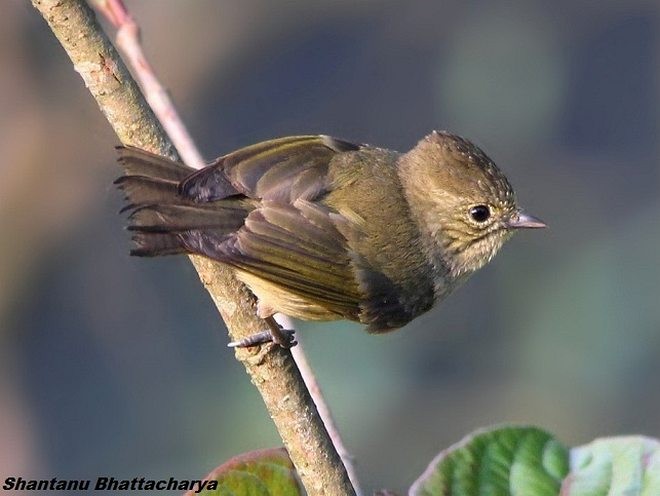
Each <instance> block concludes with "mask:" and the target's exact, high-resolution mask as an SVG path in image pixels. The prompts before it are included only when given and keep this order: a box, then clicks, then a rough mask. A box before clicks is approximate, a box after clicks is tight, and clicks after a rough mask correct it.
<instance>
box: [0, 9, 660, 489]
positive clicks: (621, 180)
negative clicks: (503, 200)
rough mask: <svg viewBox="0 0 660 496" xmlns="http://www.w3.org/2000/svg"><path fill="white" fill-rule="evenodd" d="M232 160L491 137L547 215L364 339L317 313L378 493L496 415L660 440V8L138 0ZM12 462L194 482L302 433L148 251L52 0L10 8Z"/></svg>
mask: <svg viewBox="0 0 660 496" xmlns="http://www.w3.org/2000/svg"><path fill="white" fill-rule="evenodd" d="M127 4H128V6H129V8H130V9H131V10H132V11H133V13H134V14H135V16H136V17H137V19H138V20H139V22H140V23H141V24H142V26H143V35H144V43H145V46H146V50H147V53H148V55H149V56H150V57H151V59H152V61H153V64H154V66H155V68H156V70H157V73H158V74H159V76H160V77H161V79H162V81H163V82H164V83H165V84H166V85H167V86H168V88H169V89H170V90H171V93H172V95H173V97H174V100H175V101H176V103H177V105H178V107H179V109H180V111H181V113H182V115H183V117H184V119H185V122H186V123H187V124H188V126H189V128H190V130H191V132H192V134H193V136H194V137H195V138H196V139H197V141H198V143H199V145H200V148H201V149H202V150H203V152H204V154H205V155H206V157H208V158H209V159H211V158H213V157H215V156H217V155H220V154H222V153H226V152H228V151H231V150H232V149H234V148H236V147H239V146H242V145H247V144H250V143H253V142H256V141H259V140H262V139H267V138H270V137H275V136H281V135H287V134H295V133H316V132H319V133H321V132H322V133H327V134H332V135H336V136H338V137H343V138H346V139H350V140H355V141H359V142H367V143H373V144H377V145H381V146H386V147H390V148H394V149H400V150H407V149H408V148H409V147H411V146H413V145H414V143H415V142H416V141H417V140H418V139H419V138H421V137H422V136H423V135H425V134H426V133H428V132H429V131H430V130H431V129H434V128H437V129H449V130H452V131H455V132H458V133H460V134H463V135H465V136H468V137H470V138H472V139H474V140H475V141H476V142H477V143H479V144H480V145H481V146H482V147H483V148H484V149H485V150H486V151H487V152H488V153H489V154H490V155H491V156H492V157H493V158H494V159H495V160H496V162H497V163H498V164H500V166H501V167H502V168H503V169H504V170H505V172H506V173H507V174H508V176H509V178H510V179H511V181H512V183H513V184H514V186H515V187H516V189H517V193H518V197H519V200H520V203H521V204H523V205H524V206H525V207H526V208H527V209H528V210H529V211H530V212H533V213H534V214H537V215H538V216H540V217H541V218H543V219H544V220H546V221H547V223H548V224H549V225H550V226H551V227H550V229H549V230H546V231H544V232H538V231H536V232H525V233H522V234H520V235H518V236H516V237H515V238H514V239H513V240H512V241H511V242H510V243H509V244H508V245H507V246H506V247H505V249H504V250H503V252H502V253H501V254H500V255H499V256H498V257H497V258H496V259H495V261H494V262H493V263H492V264H490V265H489V266H488V267H487V268H485V269H484V270H482V271H481V272H480V273H478V275H476V276H475V277H473V278H472V279H471V280H470V281H469V282H468V283H467V284H466V285H465V286H464V287H462V288H461V289H460V290H459V291H457V292H456V293H455V294H454V295H452V296H451V297H450V298H449V299H448V300H447V301H445V302H444V303H443V304H442V305H440V306H439V307H438V308H437V309H435V310H434V311H432V312H431V313H429V314H428V315H425V316H424V317H422V318H419V319H418V320H417V321H415V322H414V323H413V324H411V325H409V326H408V327H407V328H405V329H404V330H402V331H400V332H398V333H394V334H391V335H387V336H380V337H379V336H369V335H367V334H366V333H364V332H362V331H361V330H360V328H359V326H354V325H348V324H344V323H339V324H337V323H334V324H332V323H331V324H319V325H306V324H304V325H301V326H300V327H301V328H302V330H301V336H302V340H303V341H304V344H305V347H306V349H307V351H308V354H309V357H310V360H311V362H312V364H313V366H314V368H315V369H316V371H317V374H318V377H319V380H320V382H321V384H322V387H323V388H324V391H325V393H326V396H327V399H328V401H329V402H330V404H331V406H332V408H333V411H334V415H335V417H336V420H337V422H338V424H339V426H340V428H341V431H342V433H343V435H344V437H345V439H346V442H347V444H348V447H349V449H350V450H351V451H352V452H353V454H354V455H355V457H356V458H357V462H358V470H359V474H360V476H361V479H362V482H363V484H364V486H365V487H366V488H368V489H377V488H381V487H388V488H390V489H394V490H397V491H400V492H401V493H404V492H405V491H406V489H407V487H408V486H409V485H410V483H411V482H412V481H413V480H414V479H415V478H416V476H417V475H419V474H420V473H421V472H422V470H423V469H424V468H425V466H426V464H427V463H428V461H429V460H430V459H431V458H432V457H433V456H434V455H435V454H436V453H437V452H438V451H439V450H440V449H442V448H444V447H446V446H448V445H449V444H451V443H453V442H455V441H457V440H459V439H460V438H461V437H462V436H463V435H464V434H466V433H467V432H469V431H471V430H473V429H475V428H477V427H480V426H485V425H490V424H495V423H500V422H524V423H532V424H536V425H539V426H542V427H545V428H546V429H548V430H550V431H551V432H553V433H555V434H556V435H557V436H558V437H559V438H560V439H561V440H562V441H563V442H565V443H567V444H568V445H577V444H580V443H583V442H587V441H589V440H591V439H592V438H594V437H596V436H604V435H609V434H615V433H620V434H624V433H644V434H647V435H652V436H658V435H660V394H659V391H660V359H659V358H660V297H659V294H660V248H659V247H660V195H659V194H658V193H659V190H660V153H659V152H660V150H659V146H658V137H659V134H658V133H659V131H660V129H659V112H660V84H659V83H660V77H659V76H660V39H659V33H660V31H659V29H658V27H659V22H660V4H659V3H658V1H657V0H626V1H623V0H618V1H616V0H601V1H599V2H591V1H587V0H583V1H575V0H558V1H556V2H546V1H541V0H526V1H505V0H496V1H488V2H486V1H473V2H464V1H459V0H452V1H421V0H401V1H376V0H372V1H359V2H356V1H353V0H335V1H329V0H327V1H318V0H315V1H309V0H289V1H283V0H280V1H272V0H223V1H201V0H199V1H195V2H183V1H164V0H140V1H130V0H129V1H128V2H127ZM0 62H1V67H2V70H1V71H0V94H2V98H1V99H0V109H1V111H0V149H1V151H2V159H1V161H0V227H1V229H0V233H1V234H0V402H1V403H0V469H1V473H0V476H2V479H3V480H4V478H5V477H6V476H8V475H23V476H24V477H38V478H45V477H50V476H58V477H61V478H65V477H75V478H85V477H96V476H98V475H106V474H110V475H114V476H117V477H121V476H126V477H133V476H135V475H145V476H150V477H155V478H161V477H165V478H166V477H169V476H176V477H180V478H195V477H198V476H203V475H204V474H206V473H207V472H208V471H209V470H210V469H212V468H213V467H215V466H216V465H217V464H219V463H220V462H222V461H224V460H226V459H227V458H229V457H231V456H232V455H235V454H238V453H241V452H244V451H248V450H252V449H256V448H262V447H269V446H277V445H279V444H280V441H279V439H278V436H277V433H276V432H275V430H274V428H273V426H272V424H271V422H270V419H269V418H268V415H267V413H266V411H265V410H264V408H263V407H262V405H261V400H260V398H259V397H258V394H257V392H256V391H255V389H254V388H253V387H252V386H251V385H250V383H249V380H248V378H247V376H246V375H245V373H244V371H243V369H242V367H241V366H240V365H239V364H238V363H237V362H236V361H235V360H234V358H233V355H232V353H231V352H229V351H228V350H227V349H226V347H225V344H226V341H227V338H226V333H225V330H224V328H223V325H222V323H221V322H220V320H219V318H218V315H217V313H216V311H215V309H214V306H213V304H212V303H211V301H210V298H209V297H208V295H207V294H206V293H205V291H204V290H203V289H202V286H201V284H200V283H199V281H198V279H197V276H196V273H195V272H194V270H193V269H192V267H191V265H190V264H189V263H188V261H187V260H186V259H185V258H183V257H180V258H166V259H159V260H144V259H132V258H130V257H129V256H128V249H129V239H128V238H129V236H128V235H127V233H126V232H125V231H124V230H123V229H122V227H123V220H122V218H121V217H120V216H119V215H117V211H118V209H119V208H120V205H121V198H120V195H119V194H118V193H117V192H116V191H115V190H114V189H113V188H112V186H111V182H112V180H113V179H114V178H115V176H117V174H118V170H117V168H116V166H115V165H114V163H113V162H114V159H115V155H114V150H113V146H114V145H116V144H117V140H116V138H115V137H114V135H113V134H112V132H111V131H110V128H109V126H108V125H107V123H106V122H105V121H104V119H103V117H102V115H101V113H100V112H99V111H98V109H97V107H96V105H95V103H94V101H93V100H92V98H91V96H90V95H89V94H88V92H87V91H86V90H85V88H84V85H83V83H82V81H81V79H80V78H79V76H78V75H77V74H76V73H75V72H74V71H73V70H72V67H71V64H70V63H69V60H68V59H67V58H66V56H65V54H64V52H63V50H62V49H61V47H60V46H59V45H58V44H57V42H56V41H55V39H54V38H53V36H52V35H51V33H50V32H49V30H48V29H47V27H46V25H45V23H44V22H43V20H42V19H41V18H40V17H39V15H38V14H37V13H36V11H34V10H33V9H32V7H31V6H30V4H29V2H24V1H19V0H10V1H8V2H3V5H2V15H0Z"/></svg>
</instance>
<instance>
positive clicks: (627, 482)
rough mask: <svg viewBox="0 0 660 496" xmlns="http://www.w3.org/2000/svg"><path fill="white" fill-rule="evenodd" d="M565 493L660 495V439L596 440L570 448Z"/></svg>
mask: <svg viewBox="0 0 660 496" xmlns="http://www.w3.org/2000/svg"><path fill="white" fill-rule="evenodd" d="M561 494H562V496H607V495H610V494H617V495H622V496H656V495H658V494H660V442H658V440H656V439H650V438H646V437H641V436H629V437H614V438H604V439H597V440H595V441H593V442H592V443H590V444H587V445H585V446H580V447H579V448H573V449H572V450H571V474H570V475H569V476H568V477H567V478H566V480H565V481H564V484H563V486H562V493H561Z"/></svg>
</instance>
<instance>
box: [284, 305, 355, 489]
mask: <svg viewBox="0 0 660 496" xmlns="http://www.w3.org/2000/svg"><path fill="white" fill-rule="evenodd" d="M275 320H277V322H278V323H279V324H280V325H281V326H282V327H283V328H284V329H293V321H292V320H291V319H290V318H289V317H287V316H286V315H283V314H281V313H278V314H276V315H275ZM296 340H297V341H298V344H297V345H296V346H294V347H293V348H291V354H292V355H293V359H294V360H295V361H296V364H297V365H298V368H299V369H300V374H301V375H302V376H303V379H304V380H305V384H306V385H307V389H308V390H309V394H311V395H312V398H313V399H314V403H315V404H316V408H317V409H318V411H319V415H320V416H321V418H322V419H323V423H324V424H325V428H326V429H327V430H328V434H329V435H330V439H332V444H334V446H335V449H336V450H337V453H339V456H340V457H341V461H342V462H344V467H346V472H348V477H349V478H350V479H351V483H352V484H353V488H354V489H355V493H356V494H357V496H361V495H362V494H363V492H362V487H361V486H360V480H359V479H358V475H357V470H356V467H355V457H354V456H353V455H351V453H350V451H348V449H346V445H345V444H344V440H343V439H342V437H341V434H340V433H339V429H338V428H337V423H336V422H335V419H334V417H333V416H332V411H331V410H330V406H329V405H328V402H327V401H325V396H323V391H321V386H320V385H319V382H318V381H317V380H316V374H314V370H313V369H312V367H311V365H310V364H309V361H308V360H307V355H306V354H305V349H304V348H303V344H302V338H301V336H296Z"/></svg>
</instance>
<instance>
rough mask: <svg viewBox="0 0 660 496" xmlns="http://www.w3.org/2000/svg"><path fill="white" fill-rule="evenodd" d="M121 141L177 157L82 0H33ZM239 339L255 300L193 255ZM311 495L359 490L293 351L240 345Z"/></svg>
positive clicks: (255, 326) (257, 326)
mask: <svg viewBox="0 0 660 496" xmlns="http://www.w3.org/2000/svg"><path fill="white" fill-rule="evenodd" d="M32 3H33V5H34V6H35V8H36V9H37V10H38V11H39V12H40V13H41V15H42V16H43V17H44V19H45V20H46V22H47V23H48V25H49V26H50V28H51V30H52V31H53V33H54V34H55V36H56V37H57V39H58V40H59V41H60V43H61V44H62V46H63V47H64V49H65V50H66V52H67V54H68V56H69V57H70V58H71V60H72V62H73V64H74V68H75V70H76V71H77V72H78V73H80V75H81V77H82V78H83V80H84V81H85V84H86V86H87V88H88V89H89V91H90V92H91V93H92V96H93V97H94V98H95V99H96V101H97V103H98V105H99V107H100V109H101V111H102V112H103V113H104V115H105V116H106V118H107V119H108V121H109V122H110V124H111V125H112V127H113V129H114V130H115V133H116V134H117V136H118V137H119V139H120V140H121V142H122V143H124V144H129V145H133V146H137V147H140V148H143V149H145V150H149V151H152V152H154V153H158V154H160V155H163V156H168V157H171V158H178V156H177V154H176V152H175V150H174V148H173V147H172V144H171V143H170V141H169V140H168V138H167V135H166V134H165V133H164V132H163V129H162V128H161V127H160V125H159V124H158V121H157V120H156V118H155V116H154V115H153V112H152V111H151V109H150V108H149V106H148V105H147V102H146V101H145V100H144V97H143V96H142V94H141V93H140V90H139V88H138V87H137V85H136V83H135V81H134V80H133V78H132V77H131V75H130V73H129V72H128V71H127V69H126V67H125V65H124V63H123V62H122V60H121V58H120V57H119V55H118V54H117V52H116V50H115V49H114V47H113V46H112V44H111V43H110V41H109V40H108V38H107V36H106V35H105V33H104V32H103V30H102V29H101V28H100V26H99V25H98V24H97V22H96V19H95V18H94V14H93V12H92V11H91V9H90V8H89V7H88V6H87V4H86V3H85V2H84V0H32ZM190 258H191V261H192V262H193V264H194V266H195V268H196V270H197V272H198V273H199V276H200V279H201V281H202V283H203V284H204V286H205V287H206V289H207V290H208V291H209V293H210V295H211V297H212V298H213V301H214V302H215V304H216V306H217V307H218V310H219V311H220V314H221V315H222V317H223V319H224V320H225V323H226V324H227V327H228V329H229V333H230V335H231V338H232V339H233V340H238V339H242V338H244V337H246V336H248V335H250V334H252V333H254V332H256V331H258V330H261V329H262V328H263V321H261V320H260V319H258V318H257V317H256V315H255V312H254V297H253V296H252V295H251V294H250V292H249V291H248V290H247V288H246V287H245V286H244V285H243V284H241V283H240V282H238V281H237V280H236V279H235V278H234V276H233V274H232V272H231V270H230V269H228V268H226V267H224V266H223V265H222V264H218V263H215V262H213V261H212V260H209V259H207V258H203V257H195V256H193V257H190ZM236 356H237V358H238V359H239V360H240V361H241V362H242V363H243V365H244V366H245V368H246V370H247V372H248V373H249V375H250V377H251V379H252V382H253V383H254V384H255V386H256V387H257V388H258V389H259V392H260V393H261V395H262V398H263V400H264V403H265V404H266V407H267V408H268V411H269V413H270V415H271V417H272V418H273V421H274V422H275V425H276V426H277V429H278V431H279V433H280V436H281V437H282V440H283V441H284V444H285V446H286V448H287V450H288V452H289V456H290V457H291V460H292V461H293V463H294V464H295V466H296V469H297V471H298V473H299V475H300V477H301V480H302V482H303V484H304V486H305V489H306V490H307V493H308V494H309V495H310V496H315V495H324V496H342V495H354V494H355V491H354V489H353V487H352V486H351V483H350V480H349V478H348V475H347V473H346V470H345V468H344V466H343V465H342V463H341V459H340V457H339V455H338V454H337V451H336V450H335V447H334V445H333V444H332V440H331V439H330V437H329V435H328V432H327V430H326V428H325V426H324V425H323V421H322V420H321V418H320V416H319V414H318V411H317V409H316V406H315V405H314V402H313V400H312V398H311V397H310V395H309V392H308V390H307V388H306V387H305V383H304V380H303V378H302V376H301V375H300V372H299V370H298V368H297V366H296V363H295V361H294V360H293V358H292V356H291V353H290V352H289V351H287V350H284V349H282V348H280V347H277V346H266V347H262V348H261V349H260V350H258V351H253V350H237V351H236Z"/></svg>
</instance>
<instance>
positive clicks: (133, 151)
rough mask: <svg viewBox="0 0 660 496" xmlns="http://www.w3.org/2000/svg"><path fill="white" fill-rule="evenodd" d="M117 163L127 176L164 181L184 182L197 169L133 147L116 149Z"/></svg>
mask: <svg viewBox="0 0 660 496" xmlns="http://www.w3.org/2000/svg"><path fill="white" fill-rule="evenodd" d="M116 150H117V153H118V154H119V158H118V159H117V161H118V162H119V165H120V166H121V167H122V169H124V172H125V173H126V175H127V176H146V177H152V178H157V179H160V180H164V181H174V182H177V183H178V182H179V181H183V180H184V179H185V178H186V177H188V176H189V175H190V174H191V173H192V172H194V171H195V169H192V168H190V167H188V166H186V165H184V164H182V163H181V162H175V161H173V160H170V159H168V158H165V157H161V156H160V155H156V154H154V153H150V152H147V151H145V150H142V149H140V148H135V147H133V146H118V147H116Z"/></svg>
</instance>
